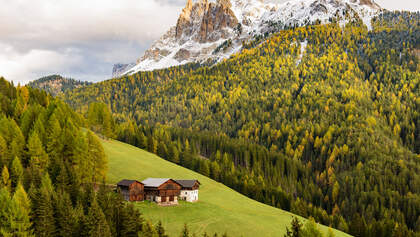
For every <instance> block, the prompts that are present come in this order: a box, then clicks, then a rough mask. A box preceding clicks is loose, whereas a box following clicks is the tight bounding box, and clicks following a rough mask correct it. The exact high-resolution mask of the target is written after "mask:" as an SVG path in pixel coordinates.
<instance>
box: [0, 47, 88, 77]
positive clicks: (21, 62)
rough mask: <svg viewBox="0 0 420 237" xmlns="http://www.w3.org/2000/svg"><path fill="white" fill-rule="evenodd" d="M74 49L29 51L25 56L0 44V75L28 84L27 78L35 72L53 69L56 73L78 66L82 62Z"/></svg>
mask: <svg viewBox="0 0 420 237" xmlns="http://www.w3.org/2000/svg"><path fill="white" fill-rule="evenodd" d="M75 51H77V50H74V49H67V50H66V51H64V52H55V51H51V50H44V49H31V50H30V51H28V52H27V53H25V54H20V53H18V52H16V51H15V50H14V49H13V48H12V47H11V46H4V45H1V44H0V75H1V76H4V77H5V78H6V79H9V80H14V81H16V82H21V83H26V82H28V76H29V77H30V76H36V72H43V71H47V70H48V69H52V68H53V69H54V70H56V71H57V72H60V71H62V70H65V69H66V68H67V67H69V66H70V67H71V66H74V65H77V64H79V63H80V62H81V61H82V60H81V58H80V57H78V56H77V53H76V54H75Z"/></svg>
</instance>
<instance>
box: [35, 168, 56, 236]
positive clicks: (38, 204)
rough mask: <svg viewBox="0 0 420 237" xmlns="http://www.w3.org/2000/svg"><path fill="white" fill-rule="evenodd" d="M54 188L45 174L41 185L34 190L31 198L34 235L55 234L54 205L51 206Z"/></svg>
mask: <svg viewBox="0 0 420 237" xmlns="http://www.w3.org/2000/svg"><path fill="white" fill-rule="evenodd" d="M53 194H54V188H53V185H52V183H51V180H50V178H49V176H48V174H45V175H44V176H43V177H42V180H41V187H40V188H39V190H38V191H37V192H36V194H35V195H36V196H35V198H34V200H33V205H32V210H33V212H34V215H33V219H32V221H33V223H34V227H35V234H36V236H46V237H47V236H54V235H55V234H56V228H55V219H54V206H53Z"/></svg>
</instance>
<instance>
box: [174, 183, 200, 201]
mask: <svg viewBox="0 0 420 237" xmlns="http://www.w3.org/2000/svg"><path fill="white" fill-rule="evenodd" d="M175 181H176V182H177V183H179V184H181V186H182V188H181V194H180V195H179V198H180V199H181V200H184V201H187V202H196V201H198V189H199V188H200V182H198V180H196V179H192V180H185V179H177V180H175Z"/></svg>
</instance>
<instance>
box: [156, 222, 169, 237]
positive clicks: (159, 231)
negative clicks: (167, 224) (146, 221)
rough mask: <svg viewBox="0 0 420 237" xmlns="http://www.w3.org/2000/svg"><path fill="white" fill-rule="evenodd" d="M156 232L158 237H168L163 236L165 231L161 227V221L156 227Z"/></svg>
mask: <svg viewBox="0 0 420 237" xmlns="http://www.w3.org/2000/svg"><path fill="white" fill-rule="evenodd" d="M156 232H157V234H158V236H159V237H168V235H166V234H165V229H164V228H163V226H162V221H159V222H158V224H157V226H156Z"/></svg>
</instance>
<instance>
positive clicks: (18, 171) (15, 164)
mask: <svg viewBox="0 0 420 237" xmlns="http://www.w3.org/2000/svg"><path fill="white" fill-rule="evenodd" d="M10 176H11V180H12V185H13V186H15V187H16V186H17V185H18V183H22V181H23V167H22V163H21V162H20V159H19V158H17V157H15V159H13V161H12V167H11V175H10Z"/></svg>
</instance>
